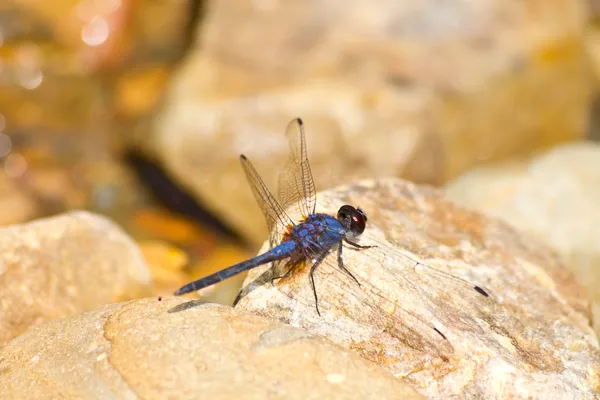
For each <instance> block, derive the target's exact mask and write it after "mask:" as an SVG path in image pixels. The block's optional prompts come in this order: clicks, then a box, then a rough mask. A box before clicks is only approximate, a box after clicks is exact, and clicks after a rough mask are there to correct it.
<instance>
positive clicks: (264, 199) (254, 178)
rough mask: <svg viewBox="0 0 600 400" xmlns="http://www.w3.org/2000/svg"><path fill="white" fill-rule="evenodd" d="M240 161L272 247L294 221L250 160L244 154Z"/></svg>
mask: <svg viewBox="0 0 600 400" xmlns="http://www.w3.org/2000/svg"><path fill="white" fill-rule="evenodd" d="M240 161H241V163H242V167H243V168H244V172H245V173H246V178H247V179H248V184H249V185H250V188H251V189H252V193H253V194H254V198H255V199H256V202H257V203H258V205H259V207H260V209H261V210H262V212H263V214H264V216H265V219H266V221H267V228H268V229H269V239H270V243H271V247H273V246H274V245H275V244H276V242H277V241H278V240H279V239H280V238H281V236H282V235H283V233H284V232H285V231H286V229H287V228H288V226H290V225H293V223H294V222H293V221H292V219H291V218H290V216H289V215H288V214H287V213H286V212H285V210H284V209H283V207H281V204H279V202H278V201H277V200H276V199H275V197H273V195H272V194H271V192H269V189H268V188H267V185H265V183H264V182H263V180H262V179H261V177H260V176H259V175H258V172H256V169H254V166H252V163H251V162H250V160H248V159H247V158H246V156H244V155H241V156H240Z"/></svg>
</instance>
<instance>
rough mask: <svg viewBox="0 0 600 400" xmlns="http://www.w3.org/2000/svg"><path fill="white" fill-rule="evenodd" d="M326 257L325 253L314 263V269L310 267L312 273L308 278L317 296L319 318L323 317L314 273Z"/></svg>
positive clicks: (316, 303) (316, 305) (316, 304)
mask: <svg viewBox="0 0 600 400" xmlns="http://www.w3.org/2000/svg"><path fill="white" fill-rule="evenodd" d="M326 256H327V252H326V251H325V252H323V254H321V255H320V256H319V258H317V260H316V261H315V262H314V263H313V265H312V267H310V272H309V273H308V277H309V278H310V286H311V287H312V290H313V294H314V296H315V308H316V309H317V314H319V317H320V316H321V312H320V311H319V298H318V296H317V288H316V286H315V277H314V272H315V269H316V268H317V267H318V266H319V264H321V263H322V262H323V260H324V259H325V257H326Z"/></svg>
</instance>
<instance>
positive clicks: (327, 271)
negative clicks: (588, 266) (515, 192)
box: [237, 179, 600, 399]
mask: <svg viewBox="0 0 600 400" xmlns="http://www.w3.org/2000/svg"><path fill="white" fill-rule="evenodd" d="M318 203H319V205H320V207H319V206H318V207H317V211H318V212H327V213H330V214H335V213H336V212H337V209H338V207H339V206H340V205H342V204H354V205H359V206H360V207H361V208H362V209H363V210H364V211H365V212H366V213H367V215H368V218H369V219H368V225H367V229H366V231H365V233H364V234H363V236H362V238H361V244H363V245H376V246H377V247H376V248H371V249H365V250H360V251H357V250H353V249H352V248H351V247H350V246H347V245H345V246H344V253H343V255H344V258H343V259H344V265H345V266H346V268H347V269H348V270H349V271H351V273H352V274H354V276H355V277H356V278H357V279H358V281H359V282H360V284H361V286H360V287H359V286H358V285H357V284H356V282H354V281H353V280H352V279H350V278H349V277H348V276H347V275H346V274H344V273H343V272H341V271H340V269H339V268H338V266H337V257H336V256H335V254H331V255H330V256H329V257H328V258H327V259H326V261H325V262H324V263H323V264H322V265H321V266H320V267H318V268H317V270H316V273H315V282H316V288H317V293H318V295H319V307H320V310H321V314H322V316H321V317H319V316H318V315H317V313H316V311H315V300H314V298H313V293H312V290H311V288H310V286H309V279H308V276H307V274H308V268H301V269H300V270H299V271H296V272H295V273H293V274H291V275H290V276H289V277H287V278H285V279H282V280H280V281H276V283H275V285H272V284H271V283H270V281H269V280H268V278H270V277H271V271H270V270H269V266H265V267H263V268H257V269H255V270H252V271H251V272H250V274H249V275H248V278H247V280H246V283H247V286H246V287H245V288H244V290H243V293H242V298H241V300H240V302H239V303H238V304H237V307H238V308H240V309H243V310H248V311H252V312H254V313H258V314H260V315H264V316H267V317H269V318H275V319H278V320H281V321H282V322H286V323H289V324H291V325H293V326H298V327H301V328H304V329H306V330H308V331H310V332H313V333H317V334H320V335H323V336H325V337H327V338H329V339H331V340H332V341H334V342H336V343H338V344H340V345H342V346H344V347H347V348H351V349H353V350H355V351H357V352H359V353H360V354H362V355H363V356H364V357H366V358H368V359H371V360H374V361H376V362H377V363H379V364H380V365H382V366H384V367H386V368H387V369H389V370H390V371H391V372H393V373H394V374H395V375H397V376H399V377H400V378H403V379H404V380H405V381H407V382H410V383H413V384H415V385H416V386H417V387H418V388H419V390H420V391H421V393H422V394H425V395H427V396H428V397H431V398H442V399H447V398H454V397H455V396H457V397H459V398H569V399H589V398H593V397H597V396H599V395H600V391H599V388H600V381H599V379H598V376H599V374H600V351H599V348H598V342H597V338H596V336H595V335H594V332H593V330H592V328H591V327H590V314H589V302H588V300H587V299H586V298H585V296H584V295H583V293H582V290H581V287H580V286H579V285H578V284H577V283H576V282H575V279H574V277H573V276H572V274H571V273H570V272H569V271H568V269H566V268H565V267H564V265H563V264H561V263H560V262H559V260H558V259H557V258H556V257H555V256H554V255H553V254H552V253H551V252H550V251H549V250H548V249H547V248H546V247H544V246H543V245H542V244H540V243H537V242H535V241H534V240H531V239H528V238H527V237H524V236H521V235H519V234H518V233H517V232H516V231H514V230H513V229H511V228H510V227H509V226H507V225H505V224H503V223H501V222H499V221H496V220H493V219H490V218H487V217H485V216H483V215H480V214H476V213H474V212H470V211H467V210H465V209H462V208H460V207H458V206H456V205H454V204H453V203H451V202H450V201H448V200H446V199H445V198H444V197H443V193H442V192H441V191H438V190H434V189H432V188H429V187H425V186H423V187H419V186H416V185H413V184H409V183H407V182H405V181H402V180H398V179H386V180H379V181H364V182H361V183H359V184H355V185H351V186H343V187H340V188H338V189H335V190H331V191H328V192H326V193H321V194H320V195H319V198H318ZM415 260H419V261H421V262H422V263H424V264H427V266H425V265H423V264H421V265H417V264H416V262H415ZM434 268H435V269H434ZM450 274H452V275H450ZM461 278H462V279H464V280H461ZM465 280H466V281H465ZM264 281H267V283H263V282H264ZM467 281H468V282H467ZM474 285H479V286H481V287H482V288H484V289H485V290H486V291H487V292H488V294H489V297H485V296H484V295H482V293H481V292H480V291H477V290H475V288H474Z"/></svg>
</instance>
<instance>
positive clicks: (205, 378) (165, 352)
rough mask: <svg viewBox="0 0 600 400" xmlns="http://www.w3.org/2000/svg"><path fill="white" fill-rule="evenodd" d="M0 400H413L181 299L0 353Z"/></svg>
mask: <svg viewBox="0 0 600 400" xmlns="http://www.w3.org/2000/svg"><path fill="white" fill-rule="evenodd" d="M0 374H1V376H2V379H0V393H2V395H3V396H2V397H3V398H4V399H36V400H37V399H55V398H103V399H129V398H143V399H192V398H206V399H208V398H219V399H240V398H243V399H281V398H286V399H324V398H344V399H374V400H375V399H419V398H422V397H421V396H420V395H418V394H417V393H416V392H414V391H413V390H412V389H410V388H409V387H408V386H407V385H405V384H403V383H401V382H399V381H398V380H396V379H395V378H394V377H393V376H392V375H391V374H389V373H388V372H387V371H385V370H383V369H381V368H380V367H378V366H377V365H375V364H373V363H371V362H368V361H365V360H363V359H361V358H360V357H359V356H357V355H355V354H353V353H352V352H350V351H347V350H343V349H340V348H338V347H337V346H334V345H332V344H330V343H329V342H327V341H325V340H323V339H320V338H318V337H315V336H313V335H311V334H309V333H307V332H303V331H300V330H297V329H294V328H291V327H286V326H282V325H279V324H276V323H274V322H271V321H267V320H265V319H262V318H260V317H257V316H253V315H248V314H245V313H242V312H239V311H236V310H233V309H231V308H229V307H223V306H217V305H210V304H209V305H202V304H201V303H200V302H199V301H191V302H187V301H186V300H185V299H181V298H173V297H170V298H166V299H163V300H162V301H158V300H157V299H156V298H148V299H142V300H136V301H132V302H128V303H122V304H116V305H110V306H106V307H104V308H101V309H98V310H95V311H91V312H87V313H85V314H82V315H78V316H74V317H71V318H68V319H63V320H60V321H54V322H51V323H48V324H46V325H43V326H41V327H40V328H38V329H35V330H32V331H30V332H28V333H26V334H24V335H22V336H20V337H19V338H17V339H15V340H14V341H12V342H11V343H10V344H9V345H8V346H6V347H5V348H4V349H2V350H0Z"/></svg>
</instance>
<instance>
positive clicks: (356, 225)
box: [337, 204, 367, 236]
mask: <svg viewBox="0 0 600 400" xmlns="http://www.w3.org/2000/svg"><path fill="white" fill-rule="evenodd" d="M337 219H338V221H340V222H341V223H342V224H343V225H344V227H345V228H346V229H348V230H349V231H350V232H352V233H353V234H354V235H355V236H358V235H360V234H361V233H363V232H364V231H365V227H366V223H367V216H366V215H365V213H364V212H363V211H362V210H361V209H360V208H359V209H356V208H354V207H352V206H350V205H348V204H346V205H343V206H341V207H340V209H339V210H338V215H337Z"/></svg>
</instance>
